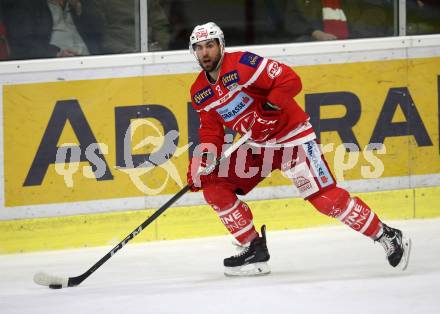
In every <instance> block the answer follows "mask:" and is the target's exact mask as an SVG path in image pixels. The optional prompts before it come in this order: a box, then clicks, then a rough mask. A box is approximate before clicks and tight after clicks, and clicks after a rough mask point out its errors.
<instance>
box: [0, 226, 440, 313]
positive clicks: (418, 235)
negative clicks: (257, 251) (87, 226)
mask: <svg viewBox="0 0 440 314" xmlns="http://www.w3.org/2000/svg"><path fill="white" fill-rule="evenodd" d="M388 223H389V224H390V225H391V226H397V227H399V228H401V229H402V230H403V231H404V233H406V234H407V235H409V236H411V238H412V241H413V250H412V255H411V259H410V264H409V266H408V269H407V270H406V271H405V272H402V271H399V270H395V269H393V268H391V267H390V266H389V265H388V263H387V261H386V260H385V254H384V251H383V248H382V247H381V246H380V245H379V244H374V243H373V242H372V241H370V240H369V239H367V238H364V237H363V236H361V235H359V234H356V233H355V232H353V231H351V230H350V229H349V228H347V227H345V226H338V227H322V228H314V229H305V230H295V231H272V232H271V231H270V226H268V246H269V250H270V253H271V260H270V266H271V268H272V273H271V274H270V275H268V276H263V277H253V278H229V277H225V276H224V275H223V266H222V261H223V258H224V257H226V256H229V255H231V254H235V252H234V251H233V246H232V245H231V238H229V237H214V238H204V239H195V240H180V241H164V242H153V243H147V244H129V245H127V246H125V247H124V248H123V249H122V250H121V251H119V252H118V253H117V254H116V255H115V256H113V257H112V258H111V259H110V260H109V261H108V262H107V263H105V264H104V265H103V266H102V267H101V268H100V269H98V270H97V271H96V272H95V273H94V274H93V275H92V276H90V277H89V278H88V279H86V280H85V281H84V282H83V283H82V284H81V285H80V286H78V287H75V288H66V289H61V290H51V289H49V288H46V287H43V286H38V285H36V284H35V283H34V282H33V281H32V277H33V275H34V274H35V273H36V272H37V271H40V270H43V271H46V272H48V273H50V274H53V275H60V276H76V275H79V274H81V273H83V272H84V271H85V270H87V269H88V268H89V267H90V266H91V265H93V264H94V263H95V262H96V261H97V260H98V259H100V258H101V257H102V256H103V255H104V254H105V253H107V251H108V250H109V249H110V247H100V248H92V249H80V250H66V251H57V252H43V253H32V254H16V255H0V313H2V314H11V313H20V314H23V313H32V314H40V313H41V314H43V313H44V314H48V313H75V314H78V313H126V314H128V313H192V314H194V313H204V314H210V313H228V314H235V313H237V314H238V313H240V314H247V313H267V314H269V313H299V314H302V313H320V314H321V313H322V314H325V313H338V314H341V313H350V314H357V313H368V314H380V313H386V314H393V313H400V314H403V313H417V314H419V313H423V314H426V313H436V314H438V313H440V219H429V220H409V221H396V222H391V223H390V222H388Z"/></svg>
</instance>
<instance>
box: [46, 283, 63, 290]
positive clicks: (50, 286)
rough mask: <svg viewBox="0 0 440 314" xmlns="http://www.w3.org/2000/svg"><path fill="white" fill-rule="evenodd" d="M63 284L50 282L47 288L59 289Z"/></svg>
mask: <svg viewBox="0 0 440 314" xmlns="http://www.w3.org/2000/svg"><path fill="white" fill-rule="evenodd" d="M62 287H63V286H62V285H60V284H51V285H49V288H51V289H61V288H62Z"/></svg>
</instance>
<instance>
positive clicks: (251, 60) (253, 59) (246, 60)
mask: <svg viewBox="0 0 440 314" xmlns="http://www.w3.org/2000/svg"><path fill="white" fill-rule="evenodd" d="M262 59H263V58H261V57H260V56H257V55H256V54H253V53H251V52H246V53H244V54H243V55H242V56H241V58H240V63H242V64H246V65H248V66H250V67H253V68H256V67H257V66H258V65H259V64H260V62H261V60H262Z"/></svg>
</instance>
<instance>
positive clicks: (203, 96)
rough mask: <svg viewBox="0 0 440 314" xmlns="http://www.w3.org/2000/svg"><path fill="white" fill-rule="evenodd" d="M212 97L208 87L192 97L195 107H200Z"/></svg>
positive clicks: (211, 91)
mask: <svg viewBox="0 0 440 314" xmlns="http://www.w3.org/2000/svg"><path fill="white" fill-rule="evenodd" d="M212 96H214V91H213V90H212V88H211V87H210V86H208V87H205V88H204V89H201V90H199V91H198V92H197V93H195V94H194V96H193V100H194V102H195V103H196V104H197V105H201V104H203V103H204V102H205V101H206V100H208V99H209V98H211V97H212Z"/></svg>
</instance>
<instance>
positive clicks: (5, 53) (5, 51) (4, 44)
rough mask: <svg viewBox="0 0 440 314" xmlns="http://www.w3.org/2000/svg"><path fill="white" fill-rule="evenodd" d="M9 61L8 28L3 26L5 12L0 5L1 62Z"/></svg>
mask: <svg viewBox="0 0 440 314" xmlns="http://www.w3.org/2000/svg"><path fill="white" fill-rule="evenodd" d="M7 59H9V44H8V40H7V37H6V27H5V25H4V24H3V12H2V6H1V5H0V61H1V60H7Z"/></svg>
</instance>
